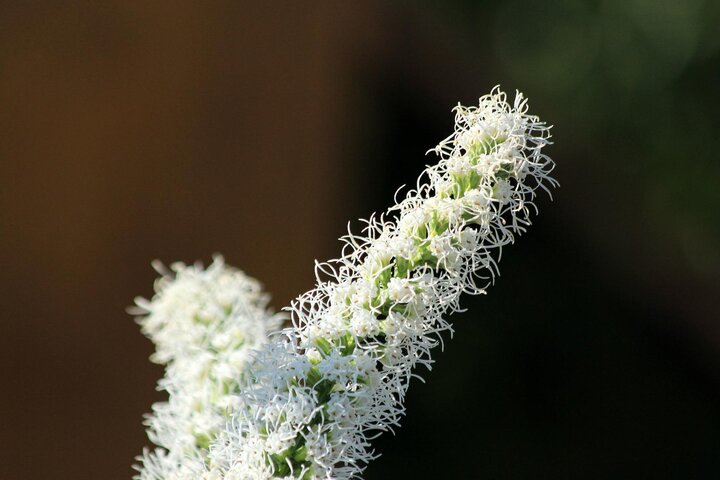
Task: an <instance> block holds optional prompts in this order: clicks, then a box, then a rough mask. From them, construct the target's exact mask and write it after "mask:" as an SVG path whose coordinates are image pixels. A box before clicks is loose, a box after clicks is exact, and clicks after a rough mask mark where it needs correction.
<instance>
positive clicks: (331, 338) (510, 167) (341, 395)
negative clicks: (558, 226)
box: [153, 88, 557, 480]
mask: <svg viewBox="0 0 720 480" xmlns="http://www.w3.org/2000/svg"><path fill="white" fill-rule="evenodd" d="M455 113H456V118H455V132H454V133H453V134H452V135H451V136H450V137H448V138H447V139H446V140H444V141H443V142H441V143H440V145H438V146H437V147H436V148H435V149H434V152H436V153H437V154H438V155H439V156H440V161H439V163H438V164H436V165H434V166H430V167H428V168H427V169H426V170H425V171H424V172H423V174H422V175H421V177H420V179H419V180H418V183H417V187H416V188H415V189H414V190H411V191H410V192H408V193H407V195H406V197H405V198H404V200H402V201H400V202H399V203H398V204H397V205H395V206H393V207H392V208H391V209H390V211H389V213H388V214H384V215H380V216H373V217H371V218H370V220H368V221H366V227H365V228H364V229H363V233H362V235H360V236H358V235H353V234H350V235H348V236H347V237H345V238H344V241H345V246H344V249H343V255H342V257H341V258H339V259H337V260H332V261H330V262H328V263H324V264H318V265H317V268H316V275H317V278H318V280H317V285H316V287H315V288H314V289H313V290H310V291H309V292H307V293H305V294H304V295H301V296H300V297H299V298H298V299H297V300H296V301H295V302H294V303H293V304H292V306H291V308H290V311H291V314H292V319H293V326H292V327H291V328H288V329H285V330H283V331H282V333H281V334H280V335H279V338H277V339H275V341H273V342H271V343H268V344H266V346H265V347H264V348H263V349H262V350H261V352H259V353H258V355H257V357H256V358H255V360H254V362H253V364H252V365H251V366H250V369H249V371H248V373H246V375H245V376H244V377H243V378H244V380H243V382H244V384H243V385H242V386H241V388H239V389H237V390H235V391H236V392H237V393H236V394H235V395H234V396H235V397H236V398H235V399H234V400H233V402H229V403H233V405H235V408H234V410H233V413H232V415H231V416H230V418H229V421H228V422H227V423H226V424H225V425H224V428H222V429H221V430H220V431H219V432H218V433H217V434H216V436H215V437H214V440H213V441H212V442H211V443H210V445H209V453H208V455H207V457H206V458H205V467H204V471H203V474H202V475H198V476H197V478H202V479H207V480H219V479H224V480H261V479H270V478H283V479H302V480H310V479H328V480H329V479H337V480H342V479H352V478H359V476H360V474H361V473H362V471H363V468H364V466H365V465H366V464H367V462H368V461H370V460H372V459H373V458H375V457H376V453H375V452H374V451H373V450H372V448H371V445H370V442H371V440H372V439H373V438H374V437H375V436H377V435H379V434H380V433H382V432H384V431H387V430H392V428H393V427H395V426H398V424H399V421H400V418H401V416H402V415H403V412H404V409H403V400H404V396H405V394H406V391H407V389H408V386H409V383H410V380H411V378H412V377H413V376H416V373H415V368H416V367H417V366H418V365H424V366H426V367H428V368H429V367H430V366H431V363H432V360H431V351H432V349H433V348H434V347H436V346H437V345H438V344H440V343H441V342H442V337H441V334H442V332H444V331H448V330H450V325H449V323H448V322H447V320H446V317H447V316H448V315H449V314H451V313H453V312H456V311H458V310H460V303H459V300H460V297H461V294H462V293H469V294H480V293H484V291H485V288H486V287H487V286H488V285H489V284H491V283H492V281H493V278H494V276H495V275H496V273H497V261H498V260H499V256H500V252H501V249H502V247H503V246H504V245H507V244H509V243H511V242H513V240H514V238H515V236H516V235H519V234H520V233H522V232H523V231H524V230H525V228H526V227H527V226H528V225H529V224H530V216H531V213H533V212H535V211H536V206H535V203H534V202H535V199H536V193H537V192H538V190H544V191H547V192H548V193H549V191H550V188H551V187H554V186H556V185H557V183H556V182H555V180H554V179H552V178H551V177H550V173H551V171H552V169H553V167H554V164H553V162H552V160H551V159H550V158H549V157H547V156H546V155H545V154H543V153H542V149H543V147H545V146H546V145H548V144H549V143H550V141H549V138H550V133H549V127H547V126H546V125H545V124H544V123H543V122H540V121H539V119H538V118H537V117H535V116H532V115H528V114H527V105H526V101H525V100H524V99H523V97H522V95H521V94H520V93H517V94H516V97H515V100H514V103H512V104H511V103H509V102H508V100H507V98H506V95H505V94H504V93H502V92H501V91H500V90H499V89H497V88H496V89H495V90H493V91H492V93H491V94H489V95H486V96H484V97H482V98H480V101H479V105H478V106H473V107H463V106H458V107H457V108H456V109H455ZM153 478H154V477H153ZM168 478H175V477H168Z"/></svg>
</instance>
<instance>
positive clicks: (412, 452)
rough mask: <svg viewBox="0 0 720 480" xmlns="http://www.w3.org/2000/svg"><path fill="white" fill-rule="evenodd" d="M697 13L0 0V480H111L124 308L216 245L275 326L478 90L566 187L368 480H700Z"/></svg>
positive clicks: (715, 13) (124, 473)
mask: <svg viewBox="0 0 720 480" xmlns="http://www.w3.org/2000/svg"><path fill="white" fill-rule="evenodd" d="M718 20H720V12H719V8H718V5H717V4H716V2H710V1H703V0H692V1H680V0H678V1H676V2H674V1H661V2H654V1H653V2H651V1H649V0H648V1H643V0H632V1H627V2H625V1H620V0H617V1H611V0H608V1H599V0H598V1H589V0H588V1H585V2H580V1H578V2H567V1H560V0H550V1H546V2H519V1H515V0H513V1H508V2H494V3H491V2H471V1H467V0H465V1H462V0H451V1H448V2H441V3H433V2H426V1H421V2H393V3H392V4H385V3H384V2H375V1H371V2H362V3H359V2H358V3H354V4H353V3H341V2H308V3H300V2H297V3H296V2H231V1H227V2H145V3H143V2H119V1H107V2H102V3H99V2H98V3H95V2H43V1H38V2H3V3H2V4H1V5H0V179H1V180H2V187H0V248H1V251H2V254H0V258H1V259H2V268H1V269H0V288H1V289H2V295H0V306H1V307H2V312H4V314H5V319H4V321H3V322H0V325H1V326H0V338H1V339H2V344H1V346H2V348H1V349H0V379H1V381H2V383H1V384H0V385H1V386H0V393H2V395H1V396H0V479H3V480H4V479H21V478H22V479H49V478H53V479H57V478H67V479H74V480H80V479H97V478H103V479H108V480H114V479H118V480H119V479H127V478H129V477H130V476H131V468H130V465H131V464H132V458H133V457H134V456H135V455H136V454H138V453H139V452H140V451H141V449H142V447H143V446H144V445H147V440H146V438H145V434H144V430H143V426H142V425H141V421H142V414H143V413H144V412H147V411H148V410H149V408H150V404H151V403H152V402H153V401H156V400H159V399H161V398H162V395H160V394H159V393H158V392H156V391H155V390H154V387H155V382H156V380H157V379H158V378H159V377H160V376H161V374H162V371H161V369H160V368H159V367H157V366H154V365H151V364H150V363H149V362H148V360H147V357H148V356H149V355H150V353H151V351H152V345H151V344H150V342H148V341H147V340H146V339H144V338H143V337H142V335H141V334H140V333H139V331H138V328H137V325H135V323H134V322H133V320H132V319H131V318H130V317H129V316H128V315H127V314H126V313H125V308H126V307H127V306H128V305H129V304H130V303H131V302H132V299H133V298H134V297H135V296H136V295H143V296H149V295H151V287H152V281H153V279H154V276H155V275H154V272H153V271H152V269H151V268H150V266H149V263H150V261H151V260H153V259H155V258H159V259H161V260H163V261H165V262H172V261H175V260H183V261H186V262H192V261H194V260H196V259H203V260H205V261H206V262H207V261H208V260H209V259H210V256H211V255H212V254H213V253H215V252H220V253H223V254H224V255H225V256H226V258H227V260H228V263H230V264H232V265H235V266H238V267H240V268H242V269H243V270H245V271H246V272H248V273H249V274H251V275H253V276H256V277H257V278H259V279H260V280H261V281H263V283H264V284H265V286H266V287H267V289H268V290H269V291H270V292H272V293H273V298H274V301H273V304H274V305H275V306H276V307H277V308H280V307H281V306H283V305H285V304H287V303H288V302H289V301H290V300H291V299H292V298H293V297H294V296H295V295H297V294H299V293H301V292H303V291H304V290H306V289H308V288H310V287H312V283H313V268H312V267H313V260H314V259H316V258H317V259H326V258H329V257H333V256H335V255H336V254H337V253H338V251H339V246H338V243H337V242H336V241H335V239H336V238H337V237H338V236H340V235H342V234H343V232H344V231H345V228H346V222H347V220H349V219H354V218H357V217H359V216H367V215H368V214H369V213H370V212H372V211H374V210H383V209H385V208H387V206H389V205H390V204H391V201H392V194H393V193H394V191H395V189H396V188H397V187H398V186H400V185H401V184H407V183H412V182H414V178H415V177H416V176H417V174H418V173H419V172H420V171H421V170H422V167H423V165H424V164H425V163H427V162H430V161H432V160H431V159H429V158H426V157H425V156H424V152H425V151H426V150H427V149H428V148H430V147H432V146H433V145H435V144H436V143H437V141H439V140H440V139H441V138H444V137H445V136H446V135H447V134H448V133H449V132H450V129H451V128H452V116H451V114H450V112H449V110H450V108H451V107H452V106H453V105H455V104H456V103H457V102H458V101H462V102H464V103H472V102H474V101H476V99H477V97H478V96H480V95H482V94H484V93H487V92H488V91H489V90H490V89H491V88H492V87H493V86H494V85H495V84H497V83H502V84H503V87H504V88H505V89H507V90H508V91H512V90H513V89H515V88H518V89H520V90H522V91H524V92H525V93H526V94H527V95H528V96H529V97H530V105H531V109H532V111H533V112H535V113H537V114H539V115H541V116H542V118H543V119H546V120H547V121H549V122H550V123H554V124H555V135H556V142H557V145H556V146H555V147H553V149H552V151H551V152H550V153H551V154H552V156H553V157H554V158H555V159H556V161H557V163H558V165H559V168H558V173H557V175H558V178H559V179H560V181H561V183H562V188H561V189H560V190H559V191H558V192H557V198H556V200H555V202H554V203H552V204H551V203H550V202H549V201H546V200H543V201H542V202H541V208H542V210H543V213H542V216H540V217H539V218H538V221H537V225H536V226H535V227H534V228H533V230H532V232H531V233H529V234H528V235H527V238H523V239H521V241H520V242H519V243H518V245H517V246H514V247H512V248H510V249H508V251H507V255H506V258H505V259H504V260H503V276H502V278H501V279H500V280H499V281H498V284H497V286H496V288H494V289H493V290H491V291H490V295H488V296H487V297H483V298H479V299H472V300H469V301H468V306H469V307H470V311H469V312H468V313H465V314H463V315H459V316H458V317H457V319H456V326H457V335H456V338H455V340H454V341H453V342H450V343H449V344H448V348H447V351H446V352H444V353H442V354H438V357H437V358H438V364H437V368H436V369H434V370H433V372H431V373H429V374H427V375H425V376H426V378H428V380H429V382H428V383H427V384H420V383H418V384H417V385H416V386H415V387H414V388H413V389H412V390H411V394H410V397H409V399H408V417H407V422H406V424H405V425H404V427H403V428H402V429H401V430H400V431H399V432H398V435H397V436H396V437H391V436H386V437H384V438H383V439H382V440H381V441H380V442H379V443H378V446H379V449H380V451H381V452H383V457H382V458H381V459H380V460H378V461H376V462H375V463H373V464H372V465H371V467H370V468H369V469H368V472H367V478H368V479H370V478H375V479H381V478H410V477H412V478H554V479H557V478H568V479H570V478H580V476H581V475H582V476H583V477H584V478H588V477H589V478H610V477H615V478H649V477H651V476H652V477H657V478H717V476H718V474H719V473H720V393H719V390H718V385H719V384H720V383H719V382H720V323H719V318H720V315H719V314H718V308H717V305H716V301H717V298H718V294H719V293H720V289H719V288H718V285H720V254H719V253H718V252H719V251H720V250H719V249H718V247H719V246H720V242H719V239H720V217H719V216H718V215H719V214H718V212H720V194H719V190H718V186H717V185H718V178H719V177H720V162H718V155H717V152H716V148H715V147H714V146H713V142H714V141H716V140H717V139H718V133H719V130H718V125H717V119H718V116H717V112H718V111H720V94H719V93H718V90H717V84H718V80H720V76H719V73H720V54H719V50H720V40H718V38H719V37H718V36H717V32H716V30H715V27H716V25H717V22H718Z"/></svg>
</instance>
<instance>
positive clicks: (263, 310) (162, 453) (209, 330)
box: [133, 257, 281, 480]
mask: <svg viewBox="0 0 720 480" xmlns="http://www.w3.org/2000/svg"><path fill="white" fill-rule="evenodd" d="M155 267H156V269H157V270H158V272H159V273H161V274H162V276H161V277H160V278H159V279H158V280H157V281H156V283H155V292H156V294H155V296H154V297H153V299H152V300H151V301H149V300H146V299H142V298H139V299H136V304H137V307H136V308H134V309H133V313H135V314H137V315H140V316H139V317H138V322H139V323H140V325H141V326H142V330H143V332H144V333H145V334H146V335H147V336H148V337H149V338H150V339H151V340H152V341H153V342H154V343H155V345H156V353H155V354H154V355H153V356H152V357H151V359H152V360H153V361H154V362H156V363H160V364H165V365H166V372H165V377H164V378H163V379H162V380H160V382H159V385H158V386H159V388H160V389H162V390H165V391H167V392H168V401H167V402H158V403H156V404H154V405H153V408H152V409H153V413H152V415H149V416H148V417H147V422H146V424H147V426H148V436H149V437H150V439H151V440H152V441H153V443H155V444H156V445H158V446H159V447H160V448H158V449H156V450H155V451H153V452H150V451H147V450H146V451H145V452H144V454H143V455H142V457H139V458H138V459H139V460H140V461H141V462H142V466H139V467H137V468H138V472H139V474H138V475H137V476H136V479H138V480H170V479H172V480H197V479H198V478H200V476H201V475H202V472H203V471H204V469H205V464H206V457H207V453H208V447H209V445H210V444H211V443H212V441H213V440H214V438H215V436H216V435H217V432H218V431H219V430H221V429H222V428H223V426H224V424H225V422H226V418H227V416H228V415H231V414H232V412H233V410H234V409H235V408H236V406H237V405H236V401H237V399H238V397H237V395H236V393H237V392H238V389H239V387H240V385H241V383H242V382H243V376H244V373H245V370H246V367H247V365H248V364H249V362H250V361H251V357H252V352H253V351H254V350H255V349H257V348H259V347H261V346H262V345H263V344H264V343H265V342H266V341H267V339H268V334H269V332H271V331H275V330H277V329H278V328H279V327H280V322H281V320H280V317H278V316H277V315H273V314H271V313H270V312H269V311H268V310H267V303H268V295H267V294H265V293H263V292H262V289H261V287H260V284H259V283H258V282H257V281H255V280H254V279H252V278H250V277H248V276H246V275H245V274H244V273H242V272H240V271H239V270H235V269H232V268H229V267H227V266H226V265H225V264H224V261H223V259H222V257H216V258H215V259H214V261H213V263H212V264H211V265H210V266H209V267H208V268H207V269H203V268H202V267H201V266H200V265H194V266H186V265H184V264H182V263H176V264H173V265H172V266H171V270H170V271H167V270H166V269H165V268H164V267H163V266H162V265H160V264H156V265H155Z"/></svg>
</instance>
